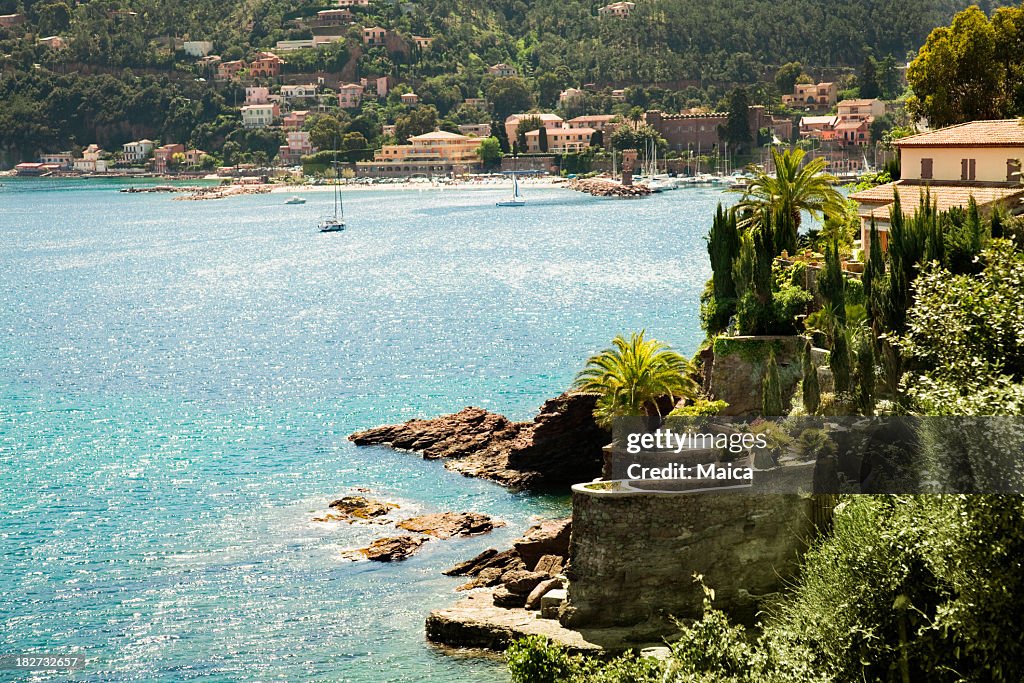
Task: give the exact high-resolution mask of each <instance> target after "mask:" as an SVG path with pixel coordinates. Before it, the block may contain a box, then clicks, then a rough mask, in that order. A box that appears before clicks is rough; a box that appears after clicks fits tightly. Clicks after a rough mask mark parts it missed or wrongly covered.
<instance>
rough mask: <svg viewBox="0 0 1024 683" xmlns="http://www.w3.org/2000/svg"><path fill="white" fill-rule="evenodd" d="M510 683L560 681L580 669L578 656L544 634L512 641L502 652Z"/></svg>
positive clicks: (550, 682) (570, 677) (567, 678)
mask: <svg viewBox="0 0 1024 683" xmlns="http://www.w3.org/2000/svg"><path fill="white" fill-rule="evenodd" d="M505 661H507V662H508V672H509V674H511V676H512V681H513V683H559V682H560V681H569V680H571V679H572V678H573V676H575V675H576V674H578V673H579V671H580V663H579V660H578V659H576V658H574V657H571V656H569V654H568V653H566V651H565V649H564V648H561V647H559V646H557V645H555V644H554V643H552V642H551V641H550V640H548V639H547V638H545V637H543V636H527V637H525V638H521V639H520V640H517V641H515V642H514V643H512V645H510V646H509V648H508V650H507V651H506V652H505Z"/></svg>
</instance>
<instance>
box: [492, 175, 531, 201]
mask: <svg viewBox="0 0 1024 683" xmlns="http://www.w3.org/2000/svg"><path fill="white" fill-rule="evenodd" d="M495 206H526V200H525V199H523V195H521V194H519V176H517V175H516V174H515V173H513V174H512V199H508V200H506V201H503V202H495Z"/></svg>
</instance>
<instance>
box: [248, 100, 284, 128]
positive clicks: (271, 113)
mask: <svg viewBox="0 0 1024 683" xmlns="http://www.w3.org/2000/svg"><path fill="white" fill-rule="evenodd" d="M280 114H281V112H280V109H279V108H278V106H277V105H276V104H247V105H245V106H244V107H242V125H243V126H245V127H246V128H266V127H267V126H270V125H273V123H274V119H276V118H277V117H278V116H280Z"/></svg>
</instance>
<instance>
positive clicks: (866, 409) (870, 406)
mask: <svg viewBox="0 0 1024 683" xmlns="http://www.w3.org/2000/svg"><path fill="white" fill-rule="evenodd" d="M857 407H858V408H859V409H860V412H861V415H868V416H870V415H874V414H875V348H874V344H873V343H872V341H871V339H870V335H867V334H865V335H862V336H861V338H860V341H859V343H858V344H857Z"/></svg>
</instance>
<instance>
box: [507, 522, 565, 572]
mask: <svg viewBox="0 0 1024 683" xmlns="http://www.w3.org/2000/svg"><path fill="white" fill-rule="evenodd" d="M571 531H572V518H571V517H567V518H565V519H556V520H547V521H544V522H541V523H540V524H537V525H536V526H532V527H530V528H529V529H528V530H527V531H526V533H525V534H524V535H523V537H522V538H520V539H517V540H516V541H515V542H514V543H513V547H514V548H515V550H516V553H517V554H518V555H519V557H520V558H522V560H523V562H524V563H525V564H526V566H527V567H529V568H531V569H536V568H537V567H538V565H539V563H540V560H541V558H544V557H545V556H549V557H550V556H555V557H558V558H564V557H568V555H569V534H570V532H571ZM548 561H549V562H550V559H549V560H548Z"/></svg>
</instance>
